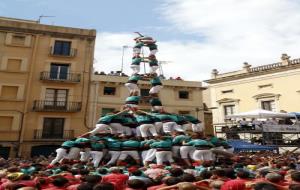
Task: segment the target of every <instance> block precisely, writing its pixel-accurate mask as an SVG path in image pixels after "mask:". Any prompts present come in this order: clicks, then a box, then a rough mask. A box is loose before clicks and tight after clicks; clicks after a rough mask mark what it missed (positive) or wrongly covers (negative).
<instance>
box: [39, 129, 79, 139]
mask: <svg viewBox="0 0 300 190" xmlns="http://www.w3.org/2000/svg"><path fill="white" fill-rule="evenodd" d="M33 138H34V139H38V140H42V139H44V140H47V139H60V140H64V139H72V138H74V130H64V131H62V132H61V133H49V132H48V131H44V130H42V129H36V130H34V135H33Z"/></svg>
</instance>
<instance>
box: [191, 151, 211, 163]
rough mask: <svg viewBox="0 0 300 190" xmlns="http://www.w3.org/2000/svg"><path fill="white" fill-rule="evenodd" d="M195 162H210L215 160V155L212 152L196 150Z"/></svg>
mask: <svg viewBox="0 0 300 190" xmlns="http://www.w3.org/2000/svg"><path fill="white" fill-rule="evenodd" d="M193 160H196V161H199V160H202V161H210V160H213V153H212V151H211V150H195V152H194V154H193Z"/></svg>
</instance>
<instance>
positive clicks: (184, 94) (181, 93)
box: [178, 91, 189, 99]
mask: <svg viewBox="0 0 300 190" xmlns="http://www.w3.org/2000/svg"><path fill="white" fill-rule="evenodd" d="M178 96H179V98H180V99H189V92H188V91H179V92H178Z"/></svg>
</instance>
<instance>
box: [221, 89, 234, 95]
mask: <svg viewBox="0 0 300 190" xmlns="http://www.w3.org/2000/svg"><path fill="white" fill-rule="evenodd" d="M227 93H233V90H223V91H222V94H227Z"/></svg>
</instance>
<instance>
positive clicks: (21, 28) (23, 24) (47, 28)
mask: <svg viewBox="0 0 300 190" xmlns="http://www.w3.org/2000/svg"><path fill="white" fill-rule="evenodd" d="M0 30H5V31H12V32H20V33H33V34H51V35H55V36H67V37H81V38H95V37H96V30H95V29H82V28H72V27H65V26H55V25H46V24H40V23H38V21H34V20H24V19H17V18H8V17H0Z"/></svg>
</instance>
